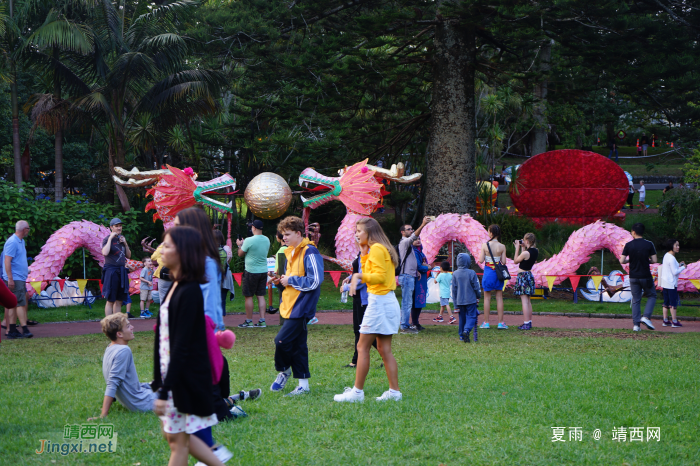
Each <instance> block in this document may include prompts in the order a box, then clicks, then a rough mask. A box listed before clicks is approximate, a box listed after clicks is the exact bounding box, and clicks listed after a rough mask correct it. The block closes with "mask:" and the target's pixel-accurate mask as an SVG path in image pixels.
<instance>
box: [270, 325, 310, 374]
mask: <svg viewBox="0 0 700 466" xmlns="http://www.w3.org/2000/svg"><path fill="white" fill-rule="evenodd" d="M306 320H307V319H306V318H304V317H302V318H301V319H285V321H284V325H282V328H281V329H280V331H279V333H278V334H277V336H276V337H275V369H276V370H277V371H278V372H284V371H286V370H287V369H289V368H290V367H291V368H292V373H293V375H294V378H295V379H308V378H309V377H311V373H309V347H308V346H307V345H306V338H307V336H308V331H307V329H306Z"/></svg>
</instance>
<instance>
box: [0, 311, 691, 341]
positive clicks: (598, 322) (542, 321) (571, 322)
mask: <svg viewBox="0 0 700 466" xmlns="http://www.w3.org/2000/svg"><path fill="white" fill-rule="evenodd" d="M316 317H318V323H319V324H330V325H352V313H350V312H319V313H318V314H316ZM433 317H435V314H433V313H429V314H424V315H422V316H421V319H420V320H421V324H422V325H424V326H426V327H430V326H432V325H443V326H449V327H455V326H454V325H449V324H447V323H442V324H436V323H434V322H433V321H432V319H433ZM254 318H255V320H256V321H257V315H255V316H254ZM482 319H483V316H481V317H480V319H479V321H480V322H481V321H482ZM244 320H245V316H244V315H228V316H226V317H224V323H225V324H226V326H227V327H229V328H232V329H233V330H234V332H256V331H257V329H252V328H251V329H238V328H235V327H237V326H238V324H240V323H242V322H243V321H244ZM446 320H447V319H446ZM505 322H506V325H509V326H511V328H514V327H516V326H518V325H520V324H522V322H523V318H522V316H519V315H506V316H505ZM131 323H132V324H133V325H134V328H135V331H137V332H143V331H147V330H152V329H153V326H154V325H155V319H147V320H141V319H132V320H131ZM496 323H497V319H496V316H495V314H492V315H491V325H492V327H491V329H495V326H496ZM532 323H533V324H534V326H535V328H556V329H627V330H631V329H632V318H631V317H630V318H629V319H607V318H597V317H596V318H587V317H563V316H534V318H533V320H532ZM653 323H654V325H655V326H656V330H657V331H658V332H668V333H681V332H700V321H684V322H682V323H683V327H682V328H671V327H663V326H662V325H661V320H657V319H654V320H653ZM267 324H268V326H270V327H274V326H277V325H279V315H278V314H276V315H271V316H268V318H267ZM642 328H643V329H646V327H644V326H642ZM31 330H32V333H33V334H34V336H35V337H36V338H51V337H66V336H72V335H87V334H93V333H100V332H101V331H102V330H101V328H100V323H99V322H69V323H55V324H41V325H37V326H35V327H32V328H31ZM3 337H4V335H3ZM3 340H5V339H4V338H3ZM13 341H14V340H13ZM3 343H5V342H3Z"/></svg>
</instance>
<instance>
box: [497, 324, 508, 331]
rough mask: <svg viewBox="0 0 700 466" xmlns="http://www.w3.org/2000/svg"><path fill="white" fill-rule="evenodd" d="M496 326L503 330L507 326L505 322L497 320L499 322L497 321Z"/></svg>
mask: <svg viewBox="0 0 700 466" xmlns="http://www.w3.org/2000/svg"><path fill="white" fill-rule="evenodd" d="M498 328H500V329H501V330H505V329H507V328H508V326H507V325H506V324H505V323H503V322H499V323H498Z"/></svg>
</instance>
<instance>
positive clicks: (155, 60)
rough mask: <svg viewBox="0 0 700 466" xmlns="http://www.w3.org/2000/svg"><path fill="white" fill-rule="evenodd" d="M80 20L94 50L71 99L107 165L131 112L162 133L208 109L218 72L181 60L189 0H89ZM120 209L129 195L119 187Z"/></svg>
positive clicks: (119, 149) (134, 120) (122, 155)
mask: <svg viewBox="0 0 700 466" xmlns="http://www.w3.org/2000/svg"><path fill="white" fill-rule="evenodd" d="M92 1H93V2H94V7H93V8H91V9H90V10H89V11H88V17H87V19H86V22H85V24H86V25H88V26H89V27H90V29H91V31H92V33H93V35H94V40H95V47H94V51H93V52H92V53H91V54H89V55H88V56H87V57H85V59H83V60H82V61H81V66H80V68H81V69H82V71H83V79H84V81H85V82H86V83H89V87H90V90H89V91H88V92H86V93H84V94H83V95H81V96H79V97H78V98H76V99H75V100H74V107H75V108H77V109H79V110H80V111H81V112H82V115H83V118H85V119H86V121H88V122H89V123H90V124H91V125H92V127H93V128H94V129H95V130H96V131H97V132H98V134H99V135H100V136H101V137H102V138H104V140H105V143H106V145H107V147H108V160H109V169H110V172H112V174H113V173H114V167H115V166H121V165H124V163H125V160H126V149H127V143H128V139H127V136H128V135H129V134H130V132H132V133H133V131H132V130H133V128H134V127H135V126H136V125H137V124H138V122H139V115H141V114H144V113H149V114H150V115H152V118H153V121H154V122H155V127H154V128H153V131H154V132H158V133H160V134H165V133H166V131H167V129H168V128H172V127H173V126H175V125H176V124H178V123H185V124H187V123H188V122H189V121H190V120H191V119H192V118H195V117H197V116H200V115H205V114H210V113H213V112H215V111H216V109H217V106H216V101H215V97H214V96H216V95H217V94H218V93H219V91H220V88H221V86H222V85H223V84H224V83H225V82H224V77H223V74H222V73H220V72H217V71H212V70H202V69H198V68H197V67H195V66H193V65H192V64H191V63H188V60H187V58H188V53H189V50H188V47H187V44H186V42H185V38H184V37H183V36H182V35H180V34H179V32H178V29H177V25H178V23H179V22H180V21H181V20H183V19H184V18H187V17H188V15H190V14H191V13H192V11H193V7H194V6H195V5H196V4H197V2H195V1H192V0H181V1H177V2H169V3H166V4H162V5H158V6H156V5H154V4H153V3H152V2H151V1H150V0H137V1H133V2H123V3H122V4H121V5H117V4H116V2H112V1H110V0H92ZM116 189H117V194H118V195H119V199H120V202H121V205H122V208H123V209H124V210H128V209H129V208H130V207H129V202H128V199H127V197H126V194H125V193H124V191H123V190H122V188H121V187H120V186H118V185H117V186H116Z"/></svg>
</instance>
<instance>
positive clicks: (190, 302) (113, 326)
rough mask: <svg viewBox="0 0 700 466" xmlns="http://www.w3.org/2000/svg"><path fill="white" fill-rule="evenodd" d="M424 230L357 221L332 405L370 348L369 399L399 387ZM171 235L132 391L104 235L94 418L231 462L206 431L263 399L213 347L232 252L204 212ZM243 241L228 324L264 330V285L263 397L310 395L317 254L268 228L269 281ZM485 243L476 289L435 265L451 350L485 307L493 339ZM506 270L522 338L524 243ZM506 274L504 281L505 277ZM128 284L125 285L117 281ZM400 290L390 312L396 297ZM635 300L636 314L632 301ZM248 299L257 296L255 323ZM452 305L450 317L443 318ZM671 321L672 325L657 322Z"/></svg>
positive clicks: (651, 295) (356, 392) (293, 224)
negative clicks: (344, 345)
mask: <svg viewBox="0 0 700 466" xmlns="http://www.w3.org/2000/svg"><path fill="white" fill-rule="evenodd" d="M430 222H431V218H430V217H425V218H424V219H423V221H422V223H421V225H420V226H419V227H418V228H417V229H416V230H415V231H414V230H413V228H412V227H411V226H410V225H404V226H403V227H401V233H402V239H401V242H400V243H399V244H398V245H397V246H396V247H394V246H392V245H391V244H390V242H389V239H388V238H387V236H386V234H385V233H384V231H383V230H382V228H381V226H380V225H379V223H378V222H377V221H376V220H374V219H372V218H369V217H366V218H362V219H360V220H359V221H358V222H357V225H356V232H355V239H356V242H357V246H358V250H359V252H358V254H357V257H356V258H355V260H354V262H353V270H352V275H351V276H350V277H348V278H347V279H346V280H345V281H344V282H343V289H345V290H347V291H348V292H349V294H350V295H351V296H352V298H353V329H354V333H355V347H354V354H353V357H352V360H351V363H350V364H348V365H347V366H346V367H352V368H355V369H356V372H355V380H354V384H353V386H352V387H348V388H346V389H345V390H344V392H343V393H340V394H338V395H335V396H334V400H335V401H336V402H358V401H363V400H364V396H365V393H364V388H365V382H366V378H367V374H368V371H369V361H370V356H369V355H370V350H371V347H373V346H374V347H375V348H376V349H377V351H378V352H379V354H380V356H381V358H382V365H383V367H384V369H385V371H386V375H387V379H388V384H389V389H388V390H386V391H384V392H383V394H382V395H381V396H378V397H376V400H378V401H388V400H394V401H398V400H401V399H402V393H401V390H400V388H399V377H398V365H397V362H396V359H395V357H394V356H393V353H392V338H393V336H394V335H396V334H397V333H403V334H415V333H417V332H419V331H421V330H422V329H423V327H422V326H421V325H420V322H419V319H420V312H421V310H422V308H424V307H425V303H426V295H427V283H428V273H429V271H430V267H429V264H428V262H427V259H426V257H425V255H424V254H423V251H422V244H421V241H420V233H421V231H422V230H423V228H424V227H425V226H426V225H427V224H428V223H430ZM174 225H175V226H174V227H172V228H170V229H169V230H167V231H166V232H165V233H164V235H163V241H162V243H161V244H160V245H159V246H158V247H157V248H156V249H155V250H154V251H153V254H152V255H151V257H148V258H145V259H144V268H143V270H142V272H141V275H140V278H141V285H140V286H141V288H140V301H141V309H142V316H146V317H147V315H144V314H143V313H144V312H146V313H147V312H148V307H149V304H150V302H151V300H152V299H153V292H154V290H153V281H154V280H153V277H157V278H158V284H159V286H158V290H157V293H158V301H159V303H160V306H159V308H158V311H157V314H156V320H155V326H154V331H155V338H154V349H153V381H152V382H151V383H150V384H148V383H141V382H140V381H139V378H138V375H137V373H136V368H135V365H134V359H133V354H132V353H131V349H130V348H129V342H130V341H131V340H133V339H134V332H133V326H132V325H131V323H130V322H129V317H130V316H129V315H128V314H124V313H121V312H120V308H121V305H122V304H123V303H125V302H126V299H127V297H128V295H129V290H128V276H127V274H128V271H127V269H126V263H127V262H126V260H127V259H128V258H130V257H131V254H132V253H131V250H130V248H129V246H128V243H127V241H126V239H125V238H124V236H123V235H122V234H121V231H122V227H123V225H122V222H121V221H120V220H119V219H117V218H115V219H113V220H112V221H111V222H110V230H111V231H110V234H109V236H107V237H105V238H104V240H103V242H102V245H103V254H104V255H105V267H104V271H103V283H104V286H103V293H104V296H105V298H106V300H107V305H106V306H105V314H106V316H105V318H104V319H103V320H102V322H101V324H102V330H103V332H104V334H105V335H106V336H107V338H108V339H109V341H110V344H109V346H108V347H107V348H106V350H105V354H104V358H103V368H102V369H103V376H104V379H105V383H106V390H105V394H104V399H103V404H102V409H101V413H100V415H99V417H96V418H91V419H90V420H95V419H98V418H104V417H106V416H107V415H108V414H109V411H110V407H111V406H112V404H113V403H114V401H115V400H116V401H119V403H121V404H122V405H123V406H124V407H125V408H127V409H128V410H130V411H141V412H144V411H153V412H154V413H155V414H156V415H158V416H159V418H160V420H161V422H162V429H163V434H164V436H165V438H166V440H167V442H168V445H169V446H170V449H171V464H186V463H187V459H188V457H189V456H190V455H191V456H193V457H195V458H196V459H197V460H198V461H200V462H201V463H198V464H207V465H219V464H222V463H223V462H225V461H227V460H228V459H230V458H231V452H230V451H229V450H228V449H227V448H226V447H225V446H223V445H220V444H218V443H216V442H215V441H214V437H213V433H212V427H213V426H215V425H216V424H217V423H218V422H220V421H223V420H226V419H231V418H235V417H237V416H245V415H246V414H245V412H244V411H243V410H242V409H241V408H240V406H238V405H237V402H238V401H240V400H245V399H255V398H257V397H259V396H260V395H261V394H262V390H261V389H255V390H242V391H239V392H237V393H236V394H234V395H232V394H231V392H230V378H231V377H230V372H229V365H228V361H227V360H226V357H225V356H224V354H223V353H222V351H221V348H231V347H232V346H233V344H234V342H235V338H236V337H235V335H234V334H233V333H232V332H231V331H230V330H226V328H225V326H224V322H223V316H224V314H225V312H226V311H225V309H226V307H225V299H226V297H227V294H228V293H229V292H231V293H232V291H233V285H232V284H229V283H227V280H228V279H229V278H230V277H227V275H230V270H229V268H228V261H229V260H230V257H231V255H232V251H230V250H229V249H228V248H227V247H226V246H225V244H224V240H223V235H222V234H221V233H220V232H219V231H217V230H215V229H213V228H212V225H211V223H210V220H209V218H208V217H207V215H206V213H205V212H204V211H203V210H202V209H200V208H197V207H192V208H189V209H185V210H183V211H181V212H179V213H178V214H177V216H176V218H175V220H174ZM251 227H252V235H251V236H249V237H248V238H246V239H239V240H238V241H237V245H238V252H237V253H238V255H239V256H240V257H245V274H244V276H243V286H242V288H243V295H244V297H245V300H246V320H245V322H244V324H242V325H240V326H239V327H240V328H264V327H266V322H265V309H264V307H265V306H264V305H265V301H264V296H265V292H266V289H267V283H268V281H269V282H271V283H272V284H273V285H274V286H275V287H277V288H278V289H279V290H280V301H279V313H280V318H281V328H280V330H279V331H278V332H277V334H276V336H275V338H274V344H275V354H274V368H275V371H276V373H277V375H276V377H275V379H274V381H273V382H272V384H271V386H270V390H271V391H272V392H281V391H283V390H284V389H285V387H286V385H287V383H288V381H289V379H290V378H295V379H297V386H296V387H295V388H294V389H292V390H291V391H289V392H288V393H287V394H286V395H285V396H287V397H294V396H301V395H305V394H308V393H310V386H309V379H310V377H311V372H310V365H309V349H308V345H307V339H308V325H309V323H310V322H312V320H313V319H314V318H315V314H316V307H317V304H318V300H319V297H320V293H321V284H322V282H323V276H324V265H323V258H322V256H321V254H320V252H319V251H318V249H317V248H316V245H315V244H314V243H313V242H312V241H310V240H309V238H307V237H306V236H305V234H306V232H305V230H306V229H305V225H304V222H303V221H302V219H300V218H298V217H293V216H290V217H286V218H284V219H283V220H281V221H280V222H279V224H278V225H277V241H278V242H279V243H280V245H281V247H280V249H279V251H278V253H277V256H276V266H275V272H267V254H268V251H269V248H270V241H269V240H268V239H267V237H265V236H264V235H263V234H262V230H263V223H262V221H260V220H256V221H255V222H253V223H252V225H251ZM29 231H30V227H29V224H28V223H27V222H25V221H20V222H18V223H17V225H16V232H15V234H14V235H13V236H12V237H11V238H10V239H9V240H8V241H7V242H6V243H5V246H4V248H3V252H2V256H1V257H0V259H1V261H2V264H3V270H2V275H3V282H2V285H0V303H2V305H3V306H5V308H6V312H5V319H6V320H5V323H8V324H9V330H8V333H7V334H6V335H7V337H8V338H17V336H15V334H16V333H19V332H18V330H17V328H16V323H15V322H16V319H19V321H20V325H21V328H22V330H23V333H24V334H25V335H26V334H27V333H29V331H28V329H27V315H26V305H27V296H26V280H27V275H28V272H27V258H26V248H25V246H24V238H25V237H26V236H27V235H28V234H29ZM488 233H489V239H488V241H486V242H485V243H484V244H483V245H482V247H481V248H480V251H479V256H478V259H477V260H478V262H480V263H484V264H485V267H484V275H483V278H482V280H481V283H480V282H479V279H478V277H477V274H476V272H475V271H474V270H472V268H471V265H472V264H471V263H472V258H471V257H470V255H469V254H466V253H461V254H459V255H458V256H457V258H456V269H455V270H454V272H452V270H451V267H450V264H449V263H448V262H443V263H442V264H441V265H440V272H439V274H438V275H437V276H436V277H433V278H431V280H434V281H435V283H436V284H437V285H438V288H439V294H440V313H439V314H438V316H437V317H436V318H435V319H433V320H434V321H435V322H438V323H439V322H444V318H443V313H446V314H447V315H448V316H449V324H455V325H457V328H458V331H457V333H458V336H459V340H461V341H463V342H465V343H469V342H471V340H472V339H473V341H475V342H476V341H478V334H477V329H478V328H480V329H488V328H489V325H490V323H489V317H490V304H491V298H492V296H493V294H495V298H496V307H497V312H498V326H497V328H499V329H506V328H508V327H507V326H506V324H505V322H504V320H503V290H504V284H505V280H506V279H507V277H504V276H503V273H504V272H503V267H502V266H503V265H504V264H505V262H506V247H505V245H504V244H503V243H502V242H501V229H500V227H499V226H498V225H495V224H494V225H490V226H489V228H488ZM632 236H633V240H632V241H630V242H629V243H627V244H626V245H625V247H624V250H623V252H622V255H621V257H620V263H621V264H628V263H629V276H630V288H631V292H632V296H633V297H632V304H631V306H632V317H633V323H634V326H633V330H634V331H639V330H640V325H641V324H644V325H645V326H646V327H647V328H649V329H651V330H653V329H654V325H653V324H652V322H651V320H650V318H651V314H652V312H653V308H654V305H655V301H656V290H655V284H654V280H653V277H652V275H651V271H650V264H653V263H656V262H657V256H656V249H655V247H654V245H653V243H652V242H651V241H648V240H646V239H645V238H644V225H643V224H641V223H637V224H635V225H634V226H633V227H632ZM513 246H514V256H513V262H514V263H516V264H518V272H517V277H516V279H515V287H514V292H515V295H517V296H520V299H521V304H522V310H523V317H524V322H523V324H522V325H521V326H519V327H518V328H519V329H521V330H530V329H532V304H531V301H530V299H531V297H532V296H534V294H535V278H534V276H533V274H532V269H533V266H534V265H535V263H536V262H537V260H538V257H539V251H538V249H537V239H536V237H535V235H534V234H533V233H527V234H525V235H524V236H523V238H522V239H519V240H516V241H514V242H513ZM667 247H668V253H667V254H666V255H665V256H664V259H663V264H662V265H661V266H660V267H659V273H658V275H659V286H661V288H662V290H663V298H664V304H663V325H664V326H671V327H680V326H681V324H680V322H678V320H677V315H676V309H677V307H678V304H679V300H678V291H677V286H678V277H679V275H680V273H681V272H682V271H683V270H684V268H685V264H684V263H683V262H680V263H678V261H677V259H676V254H678V252H679V249H680V245H679V243H678V241H677V240H671V241H670V242H669V243H668V245H667ZM505 273H506V274H507V271H506V272H505ZM125 277H126V279H125ZM397 285H398V286H400V287H401V288H402V297H401V302H399V300H398V299H397V297H396V295H395V289H396V287H397ZM482 289H483V297H484V313H485V315H484V321H483V323H482V324H481V326H478V315H479V311H478V303H479V300H480V298H481V294H482ZM643 295H644V296H646V297H647V298H648V299H647V304H646V307H645V310H644V313H643V315H642V313H641V298H642V296H643ZM254 297H257V298H258V307H259V311H260V320H259V321H258V322H257V323H253V319H252V314H253V307H254V304H255V303H254V299H253V298H254ZM450 299H451V300H452V302H453V305H454V311H455V313H457V314H458V319H457V318H455V316H454V315H453V313H452V308H451V307H450ZM669 313H670V320H669Z"/></svg>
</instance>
